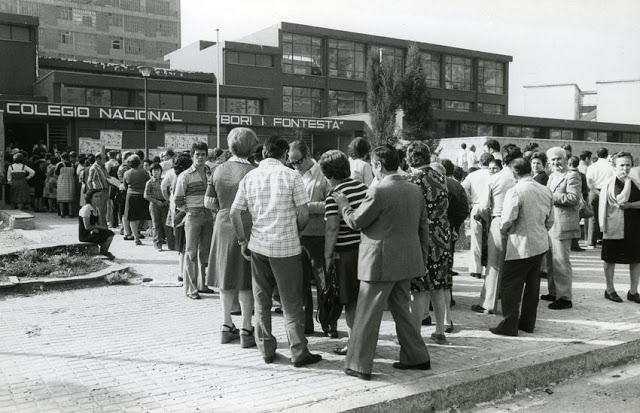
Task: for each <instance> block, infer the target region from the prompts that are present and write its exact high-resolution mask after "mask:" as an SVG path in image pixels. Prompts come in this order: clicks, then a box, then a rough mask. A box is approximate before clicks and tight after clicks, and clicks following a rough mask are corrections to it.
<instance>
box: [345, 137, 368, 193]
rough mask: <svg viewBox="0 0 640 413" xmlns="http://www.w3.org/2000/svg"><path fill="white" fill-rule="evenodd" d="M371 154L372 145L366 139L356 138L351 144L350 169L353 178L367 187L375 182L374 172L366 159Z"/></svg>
mask: <svg viewBox="0 0 640 413" xmlns="http://www.w3.org/2000/svg"><path fill="white" fill-rule="evenodd" d="M369 152H371V144H370V143H369V141H368V140H366V139H365V138H360V137H358V138H355V139H354V140H352V141H351V143H349V151H348V153H349V168H350V169H351V178H353V179H355V180H356V181H359V182H362V183H363V184H365V185H366V186H369V185H371V181H373V170H372V169H371V164H370V163H369V162H367V160H366V158H367V156H368V155H369Z"/></svg>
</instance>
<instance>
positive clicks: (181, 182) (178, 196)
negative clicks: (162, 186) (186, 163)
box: [174, 174, 187, 211]
mask: <svg viewBox="0 0 640 413" xmlns="http://www.w3.org/2000/svg"><path fill="white" fill-rule="evenodd" d="M185 176H186V175H184V174H180V175H179V176H178V180H177V181H176V188H175V190H174V197H175V203H176V208H178V209H179V210H180V211H186V210H187V195H186V194H187V183H186V180H185Z"/></svg>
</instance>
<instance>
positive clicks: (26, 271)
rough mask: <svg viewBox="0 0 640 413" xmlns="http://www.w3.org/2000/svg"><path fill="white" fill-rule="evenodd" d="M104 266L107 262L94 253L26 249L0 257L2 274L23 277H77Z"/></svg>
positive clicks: (105, 266) (0, 273) (0, 271)
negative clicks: (46, 251)
mask: <svg viewBox="0 0 640 413" xmlns="http://www.w3.org/2000/svg"><path fill="white" fill-rule="evenodd" d="M104 268H107V264H105V263H104V262H103V260H101V259H100V258H97V257H95V256H92V255H82V254H69V253H59V254H47V253H44V252H41V251H37V250H24V251H21V252H20V253H18V254H16V255H13V256H5V257H0V275H5V276H15V277H22V278H43V277H46V278H66V277H75V276H77V275H83V274H88V273H91V272H94V271H99V270H102V269H104Z"/></svg>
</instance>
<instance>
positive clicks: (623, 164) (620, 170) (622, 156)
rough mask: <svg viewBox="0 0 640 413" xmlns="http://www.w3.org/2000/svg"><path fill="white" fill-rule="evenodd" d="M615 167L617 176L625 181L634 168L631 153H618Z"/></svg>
mask: <svg viewBox="0 0 640 413" xmlns="http://www.w3.org/2000/svg"><path fill="white" fill-rule="evenodd" d="M613 166H614V167H615V168H616V176H617V177H618V178H620V179H625V178H626V177H627V176H629V172H630V171H631V167H632V166H633V156H632V155H631V154H630V153H629V152H618V153H616V155H615V156H614V158H613Z"/></svg>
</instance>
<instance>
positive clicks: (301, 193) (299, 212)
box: [292, 173, 309, 233]
mask: <svg viewBox="0 0 640 413" xmlns="http://www.w3.org/2000/svg"><path fill="white" fill-rule="evenodd" d="M292 195H293V204H294V205H295V207H296V223H297V225H298V233H300V232H302V231H303V230H304V228H305V227H306V226H307V223H308V222H309V195H307V192H306V191H305V190H304V184H303V183H302V177H301V176H300V174H299V173H295V174H294V175H293V194H292Z"/></svg>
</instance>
